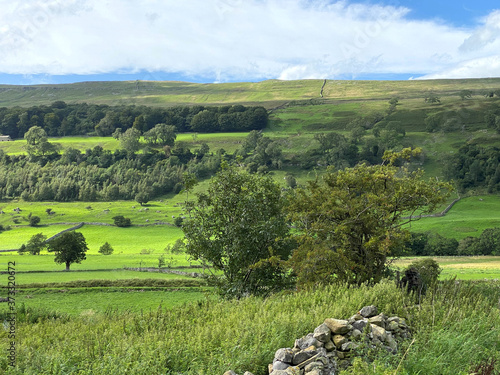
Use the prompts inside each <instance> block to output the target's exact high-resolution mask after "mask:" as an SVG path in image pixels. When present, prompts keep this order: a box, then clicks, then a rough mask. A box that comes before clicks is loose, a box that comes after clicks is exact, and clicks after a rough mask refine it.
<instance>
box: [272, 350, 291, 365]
mask: <svg viewBox="0 0 500 375" xmlns="http://www.w3.org/2000/svg"><path fill="white" fill-rule="evenodd" d="M293 354H294V353H293V352H292V350H291V349H288V348H284V349H278V350H277V351H276V353H275V354H274V358H275V359H276V360H277V361H280V362H285V363H292V359H293ZM283 370H284V369H283Z"/></svg>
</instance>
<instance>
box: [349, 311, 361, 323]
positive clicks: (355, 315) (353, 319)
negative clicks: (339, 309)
mask: <svg viewBox="0 0 500 375" xmlns="http://www.w3.org/2000/svg"><path fill="white" fill-rule="evenodd" d="M362 319H363V315H361V314H360V313H359V312H358V313H357V314H354V315H353V316H351V317H350V318H349V319H348V321H349V324H352V323H353V322H355V321H356V320H362Z"/></svg>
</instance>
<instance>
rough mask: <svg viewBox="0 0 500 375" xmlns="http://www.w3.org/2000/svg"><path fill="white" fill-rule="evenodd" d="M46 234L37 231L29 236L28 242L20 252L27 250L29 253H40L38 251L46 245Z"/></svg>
mask: <svg viewBox="0 0 500 375" xmlns="http://www.w3.org/2000/svg"><path fill="white" fill-rule="evenodd" d="M46 241H47V236H45V235H43V233H38V234H35V235H33V236H31V238H30V240H29V241H28V243H27V244H26V245H25V246H24V247H23V248H22V250H20V252H27V253H30V254H31V255H40V251H42V250H43V249H45V248H46V247H47V243H46Z"/></svg>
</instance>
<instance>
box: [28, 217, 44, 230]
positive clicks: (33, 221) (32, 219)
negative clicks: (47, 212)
mask: <svg viewBox="0 0 500 375" xmlns="http://www.w3.org/2000/svg"><path fill="white" fill-rule="evenodd" d="M40 220H41V219H40V216H36V215H32V216H30V218H29V222H30V226H31V227H36V226H37V225H38V224H39V223H40Z"/></svg>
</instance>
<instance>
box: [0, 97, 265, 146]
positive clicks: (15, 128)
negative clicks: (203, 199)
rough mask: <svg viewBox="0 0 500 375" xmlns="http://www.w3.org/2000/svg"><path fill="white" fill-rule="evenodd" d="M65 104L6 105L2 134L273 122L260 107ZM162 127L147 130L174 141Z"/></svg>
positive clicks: (0, 116) (0, 114)
mask: <svg viewBox="0 0 500 375" xmlns="http://www.w3.org/2000/svg"><path fill="white" fill-rule="evenodd" d="M60 103H63V104H64V105H63V106H60V105H55V106H54V105H51V106H46V105H42V106H31V107H28V108H21V107H15V108H2V110H1V111H0V133H2V134H5V135H10V136H11V137H12V138H18V137H21V136H22V135H23V134H24V133H26V132H27V131H28V129H29V128H30V127H37V128H39V129H41V130H43V132H44V133H45V134H46V135H49V136H69V135H88V134H98V135H100V136H111V135H113V136H114V137H118V135H119V133H126V131H127V130H128V129H131V128H134V129H136V130H137V131H139V132H141V133H147V132H148V131H150V130H151V129H154V128H155V127H156V126H157V125H158V124H162V125H165V124H169V125H167V126H175V128H176V129H177V131H179V132H188V131H204V132H218V131H224V132H228V131H250V130H253V129H257V130H258V129H263V128H265V127H266V126H267V122H268V114H267V111H266V110H265V109H264V108H263V107H260V106H257V107H246V106H242V105H236V106H230V105H227V106H222V107H216V106H207V107H204V106H201V105H197V106H192V105H189V106H176V107H170V108H161V109H160V108H153V107H146V106H135V105H126V106H108V105H96V104H86V103H78V104H66V103H64V102H60ZM190 104H191V103H190ZM202 113H203V114H208V116H207V115H203V116H202V115H200V114H202ZM198 115H200V116H198ZM197 116H198V117H205V118H208V121H205V122H204V123H203V129H202V130H199V129H198V127H199V124H198V123H197V118H198V117H197ZM116 129H120V132H117V133H115V131H116ZM156 130H159V129H156ZM156 130H155V131H154V133H157V134H153V133H147V136H148V139H152V138H151V137H153V138H155V139H156V140H157V141H158V143H159V144H170V143H171V142H172V141H171V136H170V135H169V136H167V137H166V138H165V137H163V136H164V133H161V134H160V132H157V131H156ZM145 135H146V134H145ZM150 136H151V137H150ZM174 139H175V138H174Z"/></svg>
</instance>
